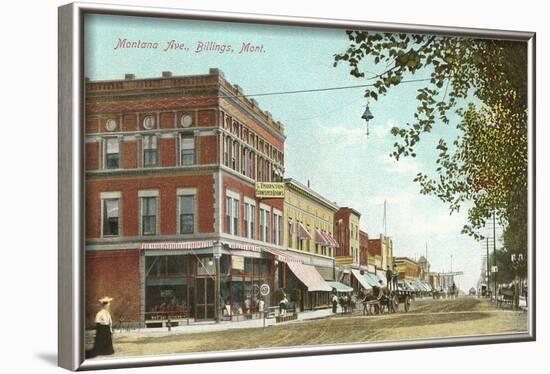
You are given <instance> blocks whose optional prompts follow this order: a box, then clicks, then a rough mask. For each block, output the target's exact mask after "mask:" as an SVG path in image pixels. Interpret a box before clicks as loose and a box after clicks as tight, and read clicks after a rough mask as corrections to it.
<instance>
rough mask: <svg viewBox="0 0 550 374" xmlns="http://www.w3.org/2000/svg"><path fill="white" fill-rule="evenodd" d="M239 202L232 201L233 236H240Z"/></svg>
mask: <svg viewBox="0 0 550 374" xmlns="http://www.w3.org/2000/svg"><path fill="white" fill-rule="evenodd" d="M239 226H240V225H239V200H237V199H233V235H240V230H239V228H240V227H239Z"/></svg>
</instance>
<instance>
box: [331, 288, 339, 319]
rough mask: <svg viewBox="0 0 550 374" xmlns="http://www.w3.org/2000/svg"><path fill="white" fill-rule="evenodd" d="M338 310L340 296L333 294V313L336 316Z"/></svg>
mask: <svg viewBox="0 0 550 374" xmlns="http://www.w3.org/2000/svg"><path fill="white" fill-rule="evenodd" d="M337 309H338V296H336V293H333V294H332V313H334V314H336V310H337Z"/></svg>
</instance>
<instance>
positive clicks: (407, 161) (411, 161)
mask: <svg viewBox="0 0 550 374" xmlns="http://www.w3.org/2000/svg"><path fill="white" fill-rule="evenodd" d="M381 162H382V163H383V164H384V165H387V166H389V167H390V170H391V171H392V172H394V173H398V174H410V175H416V174H418V172H419V171H420V170H422V163H421V162H420V161H418V159H416V158H412V157H404V158H400V159H399V161H396V160H395V158H393V157H390V156H389V155H387V154H384V155H381Z"/></svg>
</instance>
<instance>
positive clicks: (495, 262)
mask: <svg viewBox="0 0 550 374" xmlns="http://www.w3.org/2000/svg"><path fill="white" fill-rule="evenodd" d="M493 257H494V260H493V263H494V266H495V275H494V282H495V288H494V289H495V301H496V299H497V272H496V270H497V268H496V266H497V236H496V219H495V211H493Z"/></svg>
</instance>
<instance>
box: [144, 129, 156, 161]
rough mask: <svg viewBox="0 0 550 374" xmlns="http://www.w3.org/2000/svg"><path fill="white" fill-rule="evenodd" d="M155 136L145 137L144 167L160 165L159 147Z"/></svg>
mask: <svg viewBox="0 0 550 374" xmlns="http://www.w3.org/2000/svg"><path fill="white" fill-rule="evenodd" d="M157 144H158V143H157V137H156V136H155V135H145V136H144V137H143V166H156V165H158V159H159V157H158V145H157Z"/></svg>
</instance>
